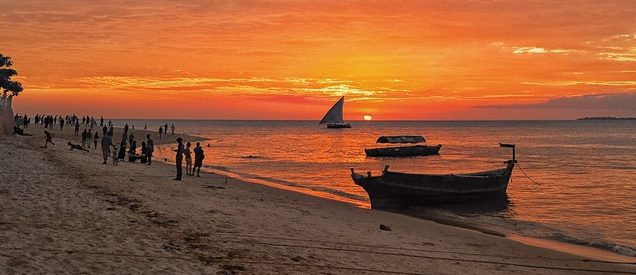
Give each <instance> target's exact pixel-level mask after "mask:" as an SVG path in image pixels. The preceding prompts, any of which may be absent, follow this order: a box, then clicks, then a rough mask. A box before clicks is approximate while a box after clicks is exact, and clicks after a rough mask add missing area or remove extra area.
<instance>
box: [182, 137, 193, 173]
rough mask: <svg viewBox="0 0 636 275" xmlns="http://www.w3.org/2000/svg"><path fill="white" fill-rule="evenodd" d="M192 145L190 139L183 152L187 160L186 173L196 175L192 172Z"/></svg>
mask: <svg viewBox="0 0 636 275" xmlns="http://www.w3.org/2000/svg"><path fill="white" fill-rule="evenodd" d="M190 146H192V144H191V143H190V142H189V141H188V142H187V143H186V147H185V151H183V154H184V155H185V161H186V175H188V176H194V173H190V172H192V171H191V170H192V151H191V150H190Z"/></svg>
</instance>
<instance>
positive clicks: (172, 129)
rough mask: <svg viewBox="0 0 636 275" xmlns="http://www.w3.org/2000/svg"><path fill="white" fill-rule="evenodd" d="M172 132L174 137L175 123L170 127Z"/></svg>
mask: <svg viewBox="0 0 636 275" xmlns="http://www.w3.org/2000/svg"><path fill="white" fill-rule="evenodd" d="M170 131H171V133H172V135H173V136H174V123H172V125H170Z"/></svg>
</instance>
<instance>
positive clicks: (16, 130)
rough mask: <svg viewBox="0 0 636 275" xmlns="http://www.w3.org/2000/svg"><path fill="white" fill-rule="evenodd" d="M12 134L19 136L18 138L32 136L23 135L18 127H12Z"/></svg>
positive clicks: (22, 131)
mask: <svg viewBox="0 0 636 275" xmlns="http://www.w3.org/2000/svg"><path fill="white" fill-rule="evenodd" d="M13 134H14V135H20V136H32V134H26V133H24V130H23V129H22V128H20V127H18V126H13Z"/></svg>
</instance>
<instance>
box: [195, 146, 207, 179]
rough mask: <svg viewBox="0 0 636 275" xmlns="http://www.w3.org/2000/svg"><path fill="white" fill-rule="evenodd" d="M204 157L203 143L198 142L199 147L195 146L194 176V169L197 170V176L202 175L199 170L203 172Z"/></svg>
mask: <svg viewBox="0 0 636 275" xmlns="http://www.w3.org/2000/svg"><path fill="white" fill-rule="evenodd" d="M204 158H205V155H204V154H203V148H201V143H199V142H197V147H194V168H192V175H193V176H194V171H195V170H196V171H197V177H200V176H199V172H201V166H203V159H204ZM197 168H198V169H197Z"/></svg>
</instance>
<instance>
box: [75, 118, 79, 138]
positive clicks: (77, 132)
mask: <svg viewBox="0 0 636 275" xmlns="http://www.w3.org/2000/svg"><path fill="white" fill-rule="evenodd" d="M78 135H79V119H77V120H76V121H75V136H78Z"/></svg>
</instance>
